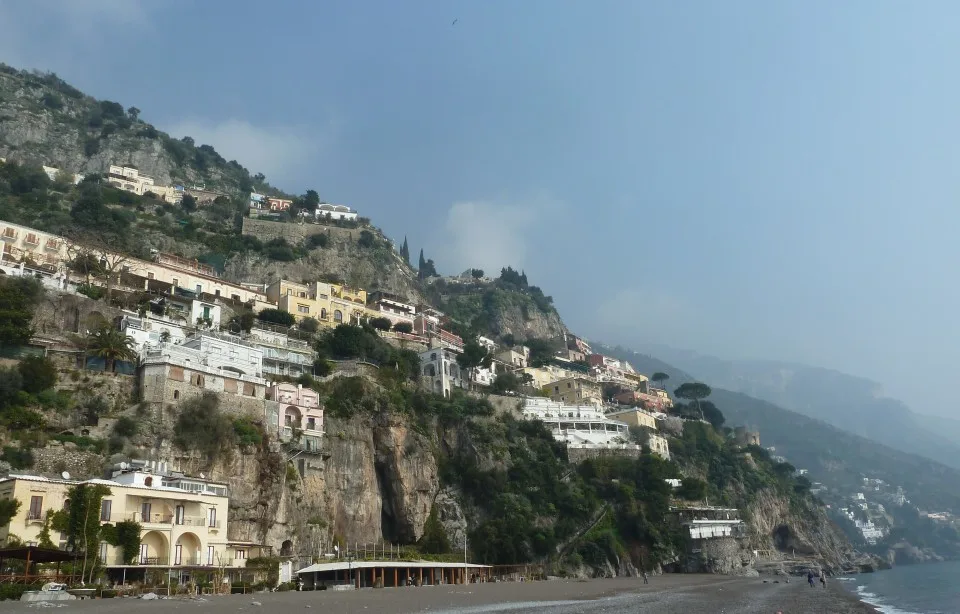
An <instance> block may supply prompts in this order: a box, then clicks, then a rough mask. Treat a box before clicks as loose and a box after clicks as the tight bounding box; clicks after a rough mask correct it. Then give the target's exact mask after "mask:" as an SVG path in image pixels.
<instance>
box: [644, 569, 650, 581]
mask: <svg viewBox="0 0 960 614" xmlns="http://www.w3.org/2000/svg"><path fill="white" fill-rule="evenodd" d="M643 583H644V584H649V583H650V582H649V580H647V570H646V569H644V570H643Z"/></svg>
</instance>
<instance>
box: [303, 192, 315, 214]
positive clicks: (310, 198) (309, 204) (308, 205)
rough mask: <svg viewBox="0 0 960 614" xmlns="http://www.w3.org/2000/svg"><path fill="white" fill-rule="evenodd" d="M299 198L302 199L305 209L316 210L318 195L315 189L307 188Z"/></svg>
mask: <svg viewBox="0 0 960 614" xmlns="http://www.w3.org/2000/svg"><path fill="white" fill-rule="evenodd" d="M301 198H302V200H303V206H304V208H305V209H309V210H310V211H316V210H317V207H319V206H320V195H319V194H318V193H317V191H316V190H307V192H306V194H304V195H303V196H302V197H301Z"/></svg>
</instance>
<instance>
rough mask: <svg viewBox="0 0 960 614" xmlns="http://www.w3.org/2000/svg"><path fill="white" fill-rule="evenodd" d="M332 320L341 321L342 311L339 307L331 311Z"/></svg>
mask: <svg viewBox="0 0 960 614" xmlns="http://www.w3.org/2000/svg"><path fill="white" fill-rule="evenodd" d="M333 321H334V322H343V312H341V311H340V310H339V309H335V310H334V311H333Z"/></svg>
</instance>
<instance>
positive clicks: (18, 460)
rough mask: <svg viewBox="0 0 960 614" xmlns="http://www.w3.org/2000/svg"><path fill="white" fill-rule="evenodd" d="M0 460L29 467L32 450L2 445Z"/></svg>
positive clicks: (31, 459)
mask: <svg viewBox="0 0 960 614" xmlns="http://www.w3.org/2000/svg"><path fill="white" fill-rule="evenodd" d="M0 460H2V461H5V462H7V463H10V466H11V467H13V468H14V469H29V468H30V467H33V451H32V450H30V448H17V447H15V446H4V447H3V454H2V455H0ZM0 586H2V585H0Z"/></svg>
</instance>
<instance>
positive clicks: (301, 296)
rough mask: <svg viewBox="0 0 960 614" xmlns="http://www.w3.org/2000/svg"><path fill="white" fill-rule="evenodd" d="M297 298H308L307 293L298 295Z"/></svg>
mask: <svg viewBox="0 0 960 614" xmlns="http://www.w3.org/2000/svg"><path fill="white" fill-rule="evenodd" d="M297 296H299V297H300V298H307V293H306V292H301V293H300V294H298V295H297Z"/></svg>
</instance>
